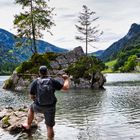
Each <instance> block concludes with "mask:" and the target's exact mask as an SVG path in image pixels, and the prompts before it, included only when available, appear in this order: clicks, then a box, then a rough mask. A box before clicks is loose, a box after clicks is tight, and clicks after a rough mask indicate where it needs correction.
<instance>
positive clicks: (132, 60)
mask: <svg viewBox="0 0 140 140" xmlns="http://www.w3.org/2000/svg"><path fill="white" fill-rule="evenodd" d="M136 58H137V56H136V55H132V56H129V57H128V60H127V61H126V62H125V64H124V66H122V67H121V68H120V71H121V72H131V71H133V70H134V67H135V66H136Z"/></svg>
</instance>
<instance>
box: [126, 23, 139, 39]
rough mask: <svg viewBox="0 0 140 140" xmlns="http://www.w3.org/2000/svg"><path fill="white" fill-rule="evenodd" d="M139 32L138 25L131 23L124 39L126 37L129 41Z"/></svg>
mask: <svg viewBox="0 0 140 140" xmlns="http://www.w3.org/2000/svg"><path fill="white" fill-rule="evenodd" d="M139 32H140V24H137V23H133V24H132V25H131V27H130V30H129V31H128V34H127V35H126V37H127V39H130V38H132V37H133V36H134V35H136V34H137V33H139Z"/></svg>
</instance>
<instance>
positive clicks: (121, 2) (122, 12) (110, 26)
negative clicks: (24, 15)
mask: <svg viewBox="0 0 140 140" xmlns="http://www.w3.org/2000/svg"><path fill="white" fill-rule="evenodd" d="M46 1H47V0H46ZM48 4H49V6H50V7H54V8H55V10H54V11H53V13H54V14H55V16H54V17H53V19H54V21H55V24H56V26H53V27H52V28H51V32H52V33H53V36H51V35H50V34H49V33H47V32H45V31H43V34H44V37H43V38H42V40H44V41H47V42H49V43H51V44H53V45H56V46H58V47H61V48H66V49H68V50H72V49H73V48H75V47H77V46H82V47H83V50H84V51H85V43H81V42H79V41H78V40H76V39H75V36H76V35H78V31H77V29H76V27H75V25H76V24H78V16H79V13H80V12H81V11H82V6H83V5H86V6H87V7H88V8H89V9H90V10H91V11H94V12H96V15H95V16H97V17H99V20H98V21H96V22H94V23H93V26H99V29H100V30H101V31H103V32H104V33H103V35H102V36H101V37H100V39H99V41H98V42H93V43H92V47H91V46H89V48H88V52H89V53H90V52H95V51H98V50H104V49H106V48H108V47H109V46H110V45H111V44H112V43H114V42H115V41H117V40H119V39H121V38H122V37H123V36H125V35H126V34H127V32H128V30H129V28H130V26H131V24H133V23H137V24H140V16H139V13H140V0H50V2H48ZM20 11H21V7H20V6H19V5H16V4H14V0H0V17H1V20H0V28H2V29H5V30H7V31H10V32H11V33H14V34H16V29H14V28H13V20H14V15H16V14H19V13H20Z"/></svg>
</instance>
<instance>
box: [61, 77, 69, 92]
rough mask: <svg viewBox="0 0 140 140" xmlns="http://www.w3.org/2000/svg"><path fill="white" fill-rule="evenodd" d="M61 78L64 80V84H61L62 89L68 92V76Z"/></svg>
mask: <svg viewBox="0 0 140 140" xmlns="http://www.w3.org/2000/svg"><path fill="white" fill-rule="evenodd" d="M62 78H63V79H64V84H63V87H62V89H63V90H68V89H69V87H70V81H69V77H68V75H62Z"/></svg>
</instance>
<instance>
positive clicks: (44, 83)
mask: <svg viewBox="0 0 140 140" xmlns="http://www.w3.org/2000/svg"><path fill="white" fill-rule="evenodd" d="M54 91H55V90H54V88H53V85H52V80H51V78H48V77H47V78H38V79H37V102H38V104H39V105H42V106H45V105H53V104H54V103H55V102H56V97H55V95H54Z"/></svg>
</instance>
